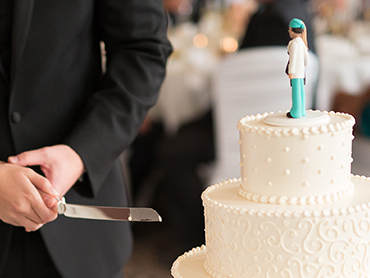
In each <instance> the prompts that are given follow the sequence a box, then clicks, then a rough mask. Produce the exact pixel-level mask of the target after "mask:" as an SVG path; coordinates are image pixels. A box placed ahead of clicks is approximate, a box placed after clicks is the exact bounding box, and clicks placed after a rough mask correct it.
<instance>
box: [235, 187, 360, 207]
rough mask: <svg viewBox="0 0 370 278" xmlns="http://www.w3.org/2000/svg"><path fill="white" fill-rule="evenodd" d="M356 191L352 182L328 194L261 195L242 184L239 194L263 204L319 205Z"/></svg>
mask: <svg viewBox="0 0 370 278" xmlns="http://www.w3.org/2000/svg"><path fill="white" fill-rule="evenodd" d="M353 192H354V186H353V183H352V182H351V183H350V184H349V186H348V188H347V189H344V190H342V191H339V192H335V193H332V194H328V195H320V196H310V197H299V198H297V197H285V196H280V197H277V196H266V195H259V194H256V193H253V192H249V191H246V190H244V189H243V188H242V186H241V185H240V189H239V193H238V194H239V196H241V197H243V198H244V199H247V200H249V201H253V202H257V203H263V204H274V205H317V204H323V203H330V202H334V201H338V200H341V199H343V198H347V197H350V196H351V195H352V194H353Z"/></svg>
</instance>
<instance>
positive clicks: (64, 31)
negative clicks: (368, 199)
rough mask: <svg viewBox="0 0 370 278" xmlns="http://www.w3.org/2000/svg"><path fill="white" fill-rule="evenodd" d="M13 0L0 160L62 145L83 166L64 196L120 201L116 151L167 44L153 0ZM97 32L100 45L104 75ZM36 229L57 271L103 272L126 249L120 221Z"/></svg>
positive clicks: (147, 96)
mask: <svg viewBox="0 0 370 278" xmlns="http://www.w3.org/2000/svg"><path fill="white" fill-rule="evenodd" d="M14 3H15V4H14V5H15V6H14V17H13V22H14V23H13V33H12V59H11V70H10V77H9V80H10V93H9V94H4V93H3V94H1V99H0V101H1V103H0V143H1V144H0V160H6V159H7V157H8V156H9V155H14V154H18V153H21V152H23V151H26V150H32V149H37V148H40V147H44V146H50V145H55V144H67V145H69V146H71V147H72V148H73V149H74V150H75V151H76V152H77V153H78V154H79V155H80V156H81V158H82V160H83V162H84V164H85V167H86V170H87V172H86V174H85V177H84V181H83V182H78V183H77V184H76V185H74V186H73V188H72V189H71V190H70V191H69V192H68V193H67V195H66V200H67V202H70V203H78V204H95V205H112V206H125V205H127V198H126V190H125V187H124V184H123V178H122V175H121V171H120V166H119V163H118V157H119V155H120V154H121V153H122V151H123V150H124V149H125V148H126V147H127V146H128V145H129V144H130V143H131V141H132V140H133V138H134V137H135V136H136V134H137V131H138V129H139V128H140V126H141V123H142V121H143V119H144V117H145V115H146V112H147V110H148V109H149V108H150V107H151V106H152V105H153V104H154V103H155V102H156V99H157V94H158V91H159V87H160V85H161V83H162V80H163V78H164V75H165V63H166V59H167V57H168V55H169V54H170V52H171V46H170V44H169V42H168V40H167V37H166V28H167V18H166V15H165V11H164V9H163V6H162V1H161V0H146V1H143V0H27V1H24V0H14ZM100 41H104V43H105V45H106V53H107V54H106V55H107V69H106V73H105V74H102V70H101V68H102V66H101V53H100ZM9 186H11V185H9ZM41 233H42V236H43V238H44V240H45V242H46V245H47V247H48V249H49V251H50V254H51V256H52V258H53V260H54V261H55V264H56V266H57V267H58V269H59V270H60V272H61V273H62V274H63V276H65V277H71V278H72V277H111V276H112V275H113V274H114V273H115V272H117V271H118V270H119V269H120V268H122V267H123V263H124V262H125V261H126V260H127V259H128V257H129V255H130V251H131V236H130V231H129V225H128V224H127V223H117V222H101V221H93V220H74V219H67V218H65V217H64V216H60V217H58V219H57V220H55V221H54V222H52V223H48V224H46V225H45V226H44V227H43V228H42V229H41ZM10 234H11V226H9V225H7V224H4V223H3V222H1V221H0V263H1V262H2V261H3V258H4V255H5V251H6V249H7V242H8V239H9V235H10Z"/></svg>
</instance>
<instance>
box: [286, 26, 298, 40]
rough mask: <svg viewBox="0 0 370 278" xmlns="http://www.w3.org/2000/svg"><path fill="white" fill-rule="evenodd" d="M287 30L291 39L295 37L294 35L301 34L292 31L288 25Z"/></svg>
mask: <svg viewBox="0 0 370 278" xmlns="http://www.w3.org/2000/svg"><path fill="white" fill-rule="evenodd" d="M288 32H289V36H290V38H292V39H295V38H296V37H299V36H300V35H301V34H298V33H294V32H293V30H292V27H289V30H288Z"/></svg>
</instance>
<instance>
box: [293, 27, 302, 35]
mask: <svg viewBox="0 0 370 278" xmlns="http://www.w3.org/2000/svg"><path fill="white" fill-rule="evenodd" d="M292 31H293V32H294V33H296V34H302V33H303V28H292Z"/></svg>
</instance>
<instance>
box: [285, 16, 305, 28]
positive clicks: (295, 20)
mask: <svg viewBox="0 0 370 278" xmlns="http://www.w3.org/2000/svg"><path fill="white" fill-rule="evenodd" d="M289 27H291V28H301V29H303V30H304V23H303V21H302V20H300V19H298V18H293V19H292V20H291V21H290V23H289Z"/></svg>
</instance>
